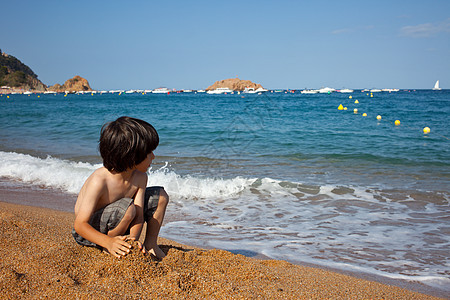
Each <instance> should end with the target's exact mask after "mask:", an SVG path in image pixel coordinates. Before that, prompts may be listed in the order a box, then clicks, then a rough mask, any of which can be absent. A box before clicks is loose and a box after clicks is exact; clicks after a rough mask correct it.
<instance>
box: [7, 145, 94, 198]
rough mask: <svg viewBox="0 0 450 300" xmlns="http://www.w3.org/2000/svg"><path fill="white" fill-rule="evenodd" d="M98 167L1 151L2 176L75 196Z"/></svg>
mask: <svg viewBox="0 0 450 300" xmlns="http://www.w3.org/2000/svg"><path fill="white" fill-rule="evenodd" d="M98 167H99V166H98V165H97V166H96V165H92V164H89V163H82V162H72V161H67V160H61V159H57V158H53V157H50V156H49V157H47V158H45V159H41V158H37V157H34V156H31V155H27V154H20V153H14V152H2V151H0V176H3V177H8V178H12V179H16V180H21V181H24V182H28V183H31V184H35V185H42V186H46V187H52V188H58V189H62V190H63V191H66V192H68V193H74V194H76V193H78V192H79V191H80V189H81V186H82V185H83V183H84V181H85V180H86V179H87V177H88V176H89V175H90V174H91V173H92V172H93V171H94V170H95V169H96V168H98Z"/></svg>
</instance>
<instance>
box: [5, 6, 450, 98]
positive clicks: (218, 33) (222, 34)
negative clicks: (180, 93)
mask: <svg viewBox="0 0 450 300" xmlns="http://www.w3.org/2000/svg"><path fill="white" fill-rule="evenodd" d="M0 8H1V11H2V12H1V18H0V28H1V33H0V49H1V50H2V51H3V52H6V53H9V54H11V55H13V56H15V57H17V58H19V59H20V60H21V61H22V62H24V63H25V64H27V65H28V66H30V67H31V68H32V69H33V71H34V72H35V73H36V74H37V75H38V76H39V79H40V80H41V81H43V82H44V83H45V84H47V85H53V84H55V83H61V84H62V83H64V81H65V80H67V79H69V78H72V77H73V76H75V75H80V76H82V77H84V78H86V79H87V80H88V81H89V83H90V85H91V86H92V88H94V89H97V90H103V89H153V88H157V87H160V86H165V87H169V88H176V89H201V88H206V87H208V86H209V85H211V84H213V83H214V82H215V81H217V80H221V79H226V78H234V77H236V76H238V77H239V78H240V79H246V80H252V81H253V82H257V83H261V84H262V85H263V86H264V87H266V88H271V89H275V88H292V89H303V88H320V87H323V86H330V87H334V88H337V89H338V88H344V87H346V88H409V89H412V88H417V89H420V88H431V87H433V85H434V82H435V81H436V80H438V79H439V80H440V82H441V87H442V88H450V1H448V0H445V1H444V0H442V1H433V0H429V1H417V0H411V1H395V0H390V1H384V0H381V1H380V0H378V1H363V0H359V1H345V0H342V1H320V0H318V1H288V0H278V1H264V0H260V1H246V0H241V1H235V0H229V1H213V0H210V1H188V0H186V1H178V0H177V1H175V0H173V1H171V0H166V1H92V0H90V1H84V0H78V1H66V0H54V1H46V0H42V1H20V0H18V1H5V0H0Z"/></svg>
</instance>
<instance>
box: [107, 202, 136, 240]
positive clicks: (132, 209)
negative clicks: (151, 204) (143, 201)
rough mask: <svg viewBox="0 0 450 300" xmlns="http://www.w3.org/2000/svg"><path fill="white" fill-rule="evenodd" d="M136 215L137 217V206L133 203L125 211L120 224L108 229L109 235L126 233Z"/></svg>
mask: <svg viewBox="0 0 450 300" xmlns="http://www.w3.org/2000/svg"><path fill="white" fill-rule="evenodd" d="M134 217H136V206H134V203H131V204H130V206H128V208H127V210H126V211H125V214H124V216H123V217H122V220H120V222H119V224H117V226H116V227H115V228H113V229H111V230H110V231H108V235H109V236H119V235H124V234H125V233H126V232H127V231H128V229H129V226H130V224H131V222H132V221H133V220H134Z"/></svg>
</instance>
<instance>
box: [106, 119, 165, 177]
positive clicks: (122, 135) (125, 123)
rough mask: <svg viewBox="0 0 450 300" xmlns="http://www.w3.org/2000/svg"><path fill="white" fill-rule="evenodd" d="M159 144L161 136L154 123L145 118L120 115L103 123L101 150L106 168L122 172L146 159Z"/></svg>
mask: <svg viewBox="0 0 450 300" xmlns="http://www.w3.org/2000/svg"><path fill="white" fill-rule="evenodd" d="M158 144H159V136H158V133H157V132H156V129H155V128H153V126H152V125H150V124H149V123H147V122H145V121H143V120H139V119H135V118H131V117H120V118H118V119H117V120H115V121H113V122H109V123H106V124H105V125H103V127H102V129H101V132H100V141H99V150H100V155H101V156H102V158H103V165H104V166H105V168H106V169H108V170H109V171H115V172H119V173H121V172H124V171H126V170H127V169H130V168H132V167H134V166H136V165H138V164H139V163H141V162H142V161H144V159H145V158H146V157H147V155H148V154H149V153H151V152H152V151H153V150H155V149H156V147H157V146H158Z"/></svg>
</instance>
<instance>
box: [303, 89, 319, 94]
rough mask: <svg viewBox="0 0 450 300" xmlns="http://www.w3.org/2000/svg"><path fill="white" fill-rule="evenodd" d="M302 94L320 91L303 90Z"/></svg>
mask: <svg viewBox="0 0 450 300" xmlns="http://www.w3.org/2000/svg"><path fill="white" fill-rule="evenodd" d="M300 93H301V94H317V93H319V91H318V90H303V91H301V92H300Z"/></svg>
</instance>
